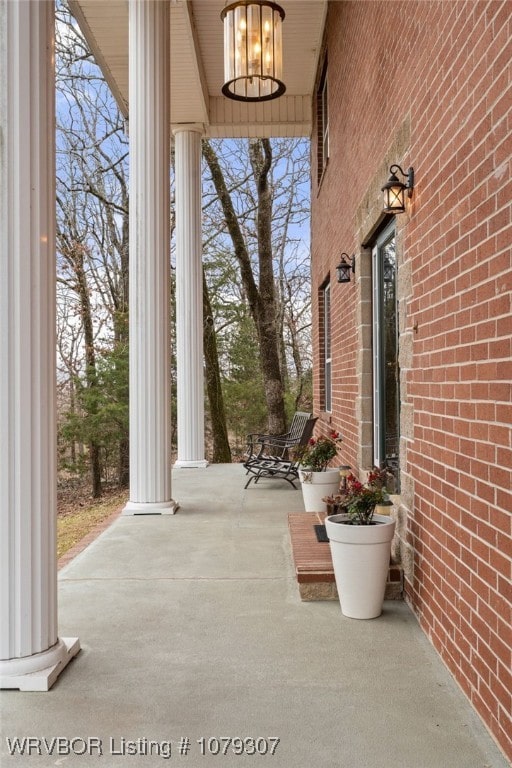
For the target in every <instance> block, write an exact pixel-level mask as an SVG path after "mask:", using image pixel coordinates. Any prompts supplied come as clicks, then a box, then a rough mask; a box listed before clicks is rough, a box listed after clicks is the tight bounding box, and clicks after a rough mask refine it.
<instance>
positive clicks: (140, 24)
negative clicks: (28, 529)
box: [124, 0, 177, 515]
mask: <svg viewBox="0 0 512 768" xmlns="http://www.w3.org/2000/svg"><path fill="white" fill-rule="evenodd" d="M128 7H129V24H130V28H129V50H130V55H129V62H130V71H129V82H130V92H129V110H130V115H129V121H130V122H129V125H130V501H129V502H128V504H127V505H126V507H125V509H124V514H131V515H133V514H155V513H157V514H158V513H160V514H172V513H173V512H175V511H176V507H177V505H176V503H175V502H174V501H173V499H172V497H171V445H170V397H171V394H170V373H171V372H170V310H169V307H170V302H169V296H170V284H169V280H170V272H169V270H170V194H169V183H170V181H169V179H170V177H169V170H170V155H169V149H170V123H169V120H170V117H169V115H170V109H169V88H170V73H169V69H170V63H169V62H170V55H169V54H170V52H169V3H164V2H159V0H129V6H128Z"/></svg>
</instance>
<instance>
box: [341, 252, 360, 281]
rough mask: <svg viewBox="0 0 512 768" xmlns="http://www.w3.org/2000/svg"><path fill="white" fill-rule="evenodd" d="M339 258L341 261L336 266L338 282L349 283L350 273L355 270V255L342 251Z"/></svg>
mask: <svg viewBox="0 0 512 768" xmlns="http://www.w3.org/2000/svg"><path fill="white" fill-rule="evenodd" d="M340 258H341V261H340V263H339V264H338V266H337V267H336V275H337V278H338V283H350V273H351V272H355V271H356V257H355V256H349V255H348V253H342V254H341V257H340Z"/></svg>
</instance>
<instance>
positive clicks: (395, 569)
mask: <svg viewBox="0 0 512 768" xmlns="http://www.w3.org/2000/svg"><path fill="white" fill-rule="evenodd" d="M324 518H325V513H324V512H294V513H293V514H290V515H288V527H289V529H290V539H291V545H292V555H293V562H294V566H295V577H296V579H297V583H298V585H299V593H300V597H301V600H337V599H338V591H337V589H336V582H335V580H334V570H333V566H332V559H331V549H330V546H329V544H328V543H321V542H319V541H318V540H317V538H316V533H315V529H314V526H315V525H321V524H323V522H324ZM402 597H403V573H402V567H401V566H400V565H397V564H390V566H389V575H388V580H387V583H386V593H385V599H386V600H401V599H402Z"/></svg>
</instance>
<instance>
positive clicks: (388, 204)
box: [381, 165, 414, 213]
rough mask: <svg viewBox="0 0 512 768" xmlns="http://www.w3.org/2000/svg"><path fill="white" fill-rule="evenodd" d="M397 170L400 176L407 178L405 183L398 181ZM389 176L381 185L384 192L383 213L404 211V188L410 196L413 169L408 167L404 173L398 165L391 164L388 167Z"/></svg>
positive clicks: (412, 185) (412, 186)
mask: <svg viewBox="0 0 512 768" xmlns="http://www.w3.org/2000/svg"><path fill="white" fill-rule="evenodd" d="M397 171H400V173H401V174H402V176H405V177H406V178H407V184H404V183H403V181H400V179H399V178H398V176H397V175H396V173H397ZM389 172H390V174H391V176H390V177H389V179H388V180H387V182H386V183H385V184H384V186H383V187H381V190H382V192H384V208H383V209H382V210H383V211H384V213H404V211H405V190H407V197H412V190H413V188H414V169H413V168H409V169H408V171H407V173H404V172H403V171H402V169H401V168H400V166H399V165H392V166H391V168H390V169H389Z"/></svg>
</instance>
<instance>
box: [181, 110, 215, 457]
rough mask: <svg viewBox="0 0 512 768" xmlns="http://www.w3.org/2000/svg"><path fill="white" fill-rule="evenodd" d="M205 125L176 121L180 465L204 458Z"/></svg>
mask: <svg viewBox="0 0 512 768" xmlns="http://www.w3.org/2000/svg"><path fill="white" fill-rule="evenodd" d="M202 131H203V126H201V125H193V124H188V125H182V126H173V133H174V157H175V169H176V170H175V178H176V365H177V380H178V381H177V409H178V458H177V461H176V464H175V466H176V467H206V466H207V464H208V462H207V461H206V460H205V457H204V375H203V277H202V237H201V134H202Z"/></svg>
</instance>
